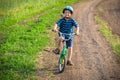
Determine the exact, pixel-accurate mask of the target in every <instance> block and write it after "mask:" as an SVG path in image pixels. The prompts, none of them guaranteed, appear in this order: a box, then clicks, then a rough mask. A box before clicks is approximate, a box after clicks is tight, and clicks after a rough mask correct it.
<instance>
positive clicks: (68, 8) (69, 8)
mask: <svg viewBox="0 0 120 80" xmlns="http://www.w3.org/2000/svg"><path fill="white" fill-rule="evenodd" d="M65 10H69V11H70V12H71V14H72V13H73V8H72V6H66V7H65V8H64V9H63V13H64V12H65Z"/></svg>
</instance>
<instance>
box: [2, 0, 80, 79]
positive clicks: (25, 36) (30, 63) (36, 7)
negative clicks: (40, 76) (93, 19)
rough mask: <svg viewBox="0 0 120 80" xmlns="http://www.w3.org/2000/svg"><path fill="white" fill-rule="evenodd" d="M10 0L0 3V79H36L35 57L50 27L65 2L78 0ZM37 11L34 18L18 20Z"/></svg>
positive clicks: (41, 47)
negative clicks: (16, 0) (36, 16)
mask: <svg viewBox="0 0 120 80" xmlns="http://www.w3.org/2000/svg"><path fill="white" fill-rule="evenodd" d="M2 1H3V0H2ZM9 1H10V2H11V1H14V0H9ZM9 1H8V2H7V1H6V2H5V0H4V1H3V2H2V3H1V4H2V5H3V6H4V5H5V4H7V5H8V6H6V7H1V6H0V7H1V8H0V10H1V11H0V15H1V14H2V16H0V35H3V37H2V39H1V40H0V79H1V80H35V79H36V78H35V74H34V72H35V64H36V62H35V59H36V57H37V53H38V52H39V51H42V50H43V49H44V47H45V46H46V45H47V44H48V43H49V42H50V34H49V32H48V31H49V29H51V28H52V26H53V24H54V22H55V21H56V20H57V19H58V18H59V17H60V13H61V10H62V9H63V7H64V6H65V5H69V4H71V3H73V2H77V1H79V0H69V1H68V0H35V1H34V0H24V1H23V2H21V0H18V2H14V3H13V5H12V6H10V5H11V4H9ZM3 3H4V4H3ZM43 12H44V13H43ZM39 13H40V16H39V17H38V18H37V19H34V18H30V19H29V20H27V21H26V22H24V23H23V24H19V22H20V21H21V20H24V19H26V18H28V17H30V16H33V15H36V14H37V15H38V14H39ZM41 13H42V14H41Z"/></svg>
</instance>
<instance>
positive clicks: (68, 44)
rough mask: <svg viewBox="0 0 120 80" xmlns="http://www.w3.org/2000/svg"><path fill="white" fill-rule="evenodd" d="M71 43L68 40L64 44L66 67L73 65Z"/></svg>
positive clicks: (71, 41)
mask: <svg viewBox="0 0 120 80" xmlns="http://www.w3.org/2000/svg"><path fill="white" fill-rule="evenodd" d="M72 43H73V40H72V39H70V40H69V41H67V42H66V45H67V49H68V60H67V64H68V65H74V64H73V63H72V54H73V47H72V46H73V45H72Z"/></svg>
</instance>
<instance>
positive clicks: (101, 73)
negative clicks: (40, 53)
mask: <svg viewBox="0 0 120 80" xmlns="http://www.w3.org/2000/svg"><path fill="white" fill-rule="evenodd" d="M100 2H101V0H89V1H86V2H82V3H77V4H75V5H73V7H74V9H75V12H74V15H73V17H74V18H75V19H76V20H77V21H78V22H79V24H80V36H78V37H75V40H74V54H73V58H72V60H73V62H74V64H75V65H74V66H73V67H70V66H67V67H66V69H65V71H64V72H63V73H61V74H55V76H53V77H52V78H46V79H45V75H43V73H44V72H42V70H43V69H46V70H48V71H54V70H55V69H53V68H55V67H57V65H50V64H51V63H50V64H48V65H47V68H45V66H44V68H42V69H41V72H40V71H39V72H38V75H42V78H41V79H42V80H43V79H45V80H47V79H50V80H120V64H119V63H118V62H117V59H116V56H115V55H114V54H113V52H112V51H111V48H110V47H109V46H108V43H107V41H106V40H105V39H104V37H102V35H101V34H100V33H99V31H98V30H97V28H98V27H97V25H96V24H95V22H94V11H95V8H96V6H97V4H99V3H100ZM44 55H45V54H44ZM47 55H48V54H47ZM47 55H45V56H47ZM49 56H50V55H49ZM52 56H54V55H52ZM53 59H54V58H52V60H53ZM44 61H45V60H44ZM49 61H50V59H49ZM48 66H49V67H48ZM51 66H54V67H51ZM43 71H44V70H43Z"/></svg>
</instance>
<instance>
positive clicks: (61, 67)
mask: <svg viewBox="0 0 120 80" xmlns="http://www.w3.org/2000/svg"><path fill="white" fill-rule="evenodd" d="M65 65H66V57H65V56H64V55H63V56H62V57H61V59H59V62H58V71H59V73H61V72H63V71H64V69H65Z"/></svg>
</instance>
